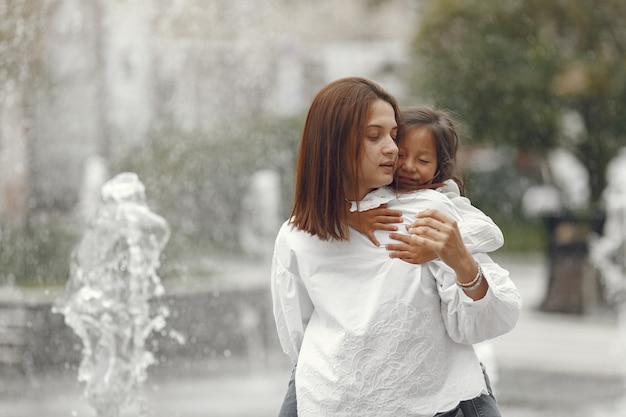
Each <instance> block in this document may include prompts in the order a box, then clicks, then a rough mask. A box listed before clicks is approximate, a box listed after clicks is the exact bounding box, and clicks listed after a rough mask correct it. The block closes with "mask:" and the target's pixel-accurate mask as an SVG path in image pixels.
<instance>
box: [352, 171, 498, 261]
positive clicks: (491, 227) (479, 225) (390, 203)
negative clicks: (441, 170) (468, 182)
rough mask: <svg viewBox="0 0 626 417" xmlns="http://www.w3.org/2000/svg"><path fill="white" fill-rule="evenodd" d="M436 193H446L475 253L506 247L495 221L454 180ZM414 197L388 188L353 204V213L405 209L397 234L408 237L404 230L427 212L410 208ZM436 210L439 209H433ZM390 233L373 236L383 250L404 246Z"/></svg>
mask: <svg viewBox="0 0 626 417" xmlns="http://www.w3.org/2000/svg"><path fill="white" fill-rule="evenodd" d="M437 191H439V192H441V193H443V194H444V195H445V196H446V197H448V198H449V199H450V201H451V202H452V203H453V204H454V206H455V207H456V208H457V210H458V212H459V214H460V216H461V218H462V219H463V222H462V223H459V229H460V232H461V236H462V237H463V243H465V246H466V247H467V248H468V249H469V251H470V252H472V253H480V252H484V253H489V252H494V251H496V250H498V249H500V248H501V247H502V245H504V236H503V235H502V231H501V230H500V228H499V227H498V225H496V224H495V223H494V221H493V220H492V219H491V218H490V217H489V216H487V215H486V214H485V213H483V212H482V211H481V210H479V209H478V208H476V207H474V206H472V203H471V202H470V200H469V199H468V198H466V197H461V195H460V194H461V193H460V190H459V186H458V185H457V184H456V183H455V182H454V181H453V180H447V181H446V182H445V183H444V186H443V187H441V188H438V189H437ZM411 194H412V193H397V192H396V191H394V190H393V189H391V188H389V187H381V188H378V189H376V190H374V191H372V192H370V193H369V194H368V195H366V196H365V198H364V199H363V200H361V201H360V202H359V203H358V204H357V203H356V202H354V201H353V202H352V206H351V208H350V211H353V212H354V211H357V210H358V211H367V210H371V209H373V208H376V207H379V206H380V205H381V204H387V207H388V208H390V209H398V210H400V209H402V224H401V225H400V226H399V227H398V232H397V233H405V234H406V233H408V232H407V230H406V227H405V226H410V225H411V224H412V223H413V221H415V215H416V214H417V213H419V212H420V211H421V210H423V209H424V208H423V207H421V206H415V205H412V204H411V201H412V200H413V196H412V195H411ZM432 208H437V207H432ZM389 233H390V232H388V231H385V230H375V231H374V236H376V239H378V242H380V244H381V246H380V247H381V248H384V246H385V245H387V244H389V243H401V242H399V241H397V240H394V239H391V238H390V237H389Z"/></svg>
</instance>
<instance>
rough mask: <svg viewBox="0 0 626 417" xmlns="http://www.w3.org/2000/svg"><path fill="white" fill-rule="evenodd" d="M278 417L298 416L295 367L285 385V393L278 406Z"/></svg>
mask: <svg viewBox="0 0 626 417" xmlns="http://www.w3.org/2000/svg"><path fill="white" fill-rule="evenodd" d="M278 417H298V405H297V402H296V368H295V367H294V368H293V371H291V378H290V379H289V384H288V385H287V393H286V394H285V399H284V400H283V405H282V406H281V407H280V411H279V413H278Z"/></svg>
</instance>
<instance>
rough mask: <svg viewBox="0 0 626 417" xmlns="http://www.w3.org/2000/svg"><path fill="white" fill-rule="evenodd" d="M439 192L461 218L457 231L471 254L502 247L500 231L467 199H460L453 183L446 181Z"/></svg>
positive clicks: (457, 189) (487, 251) (502, 237)
mask: <svg viewBox="0 0 626 417" xmlns="http://www.w3.org/2000/svg"><path fill="white" fill-rule="evenodd" d="M440 191H441V192H442V193H443V194H444V195H445V196H446V197H448V198H449V199H450V201H452V203H453V204H454V206H455V207H456V208H457V210H458V211H459V213H460V215H461V217H462V218H463V222H461V223H459V231H460V232H461V236H463V243H465V246H466V247H467V249H468V250H469V251H470V252H471V253H481V252H484V253H489V252H494V251H496V250H498V249H500V248H501V247H502V245H504V236H503V235H502V230H500V228H499V227H498V225H496V224H495V223H494V221H493V220H491V218H490V217H489V216H487V215H486V214H485V213H483V212H482V211H481V210H479V209H478V208H476V207H474V206H472V203H471V201H470V200H469V199H468V198H466V197H461V195H460V191H459V188H458V186H457V185H456V183H454V181H452V180H448V181H446V185H445V186H444V187H442V188H441V189H440Z"/></svg>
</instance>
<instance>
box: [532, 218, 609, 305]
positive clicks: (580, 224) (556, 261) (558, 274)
mask: <svg viewBox="0 0 626 417" xmlns="http://www.w3.org/2000/svg"><path fill="white" fill-rule="evenodd" d="M544 220H545V227H546V231H547V234H548V248H547V257H548V259H547V262H548V265H549V268H548V273H549V277H548V285H547V291H546V296H545V298H544V300H543V302H542V303H541V306H540V309H541V310H543V311H547V312H558V313H571V314H584V313H587V312H589V311H590V310H592V309H593V308H594V307H595V306H596V305H597V303H598V301H599V298H600V291H599V283H598V278H597V273H596V271H595V269H594V268H593V266H592V265H591V263H590V261H589V243H588V241H589V236H590V234H591V233H592V232H594V233H600V232H601V230H602V226H603V223H604V216H602V215H594V216H575V215H554V216H548V217H546V218H545V219H544Z"/></svg>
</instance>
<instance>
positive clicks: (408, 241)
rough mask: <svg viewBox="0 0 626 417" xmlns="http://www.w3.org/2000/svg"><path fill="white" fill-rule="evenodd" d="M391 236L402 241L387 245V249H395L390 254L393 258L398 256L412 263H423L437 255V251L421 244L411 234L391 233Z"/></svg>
mask: <svg viewBox="0 0 626 417" xmlns="http://www.w3.org/2000/svg"><path fill="white" fill-rule="evenodd" d="M389 237H390V238H392V239H395V240H397V241H399V242H402V243H390V244H388V245H387V246H386V248H387V250H390V251H393V252H391V253H390V254H389V257H391V258H398V259H401V260H403V261H404V262H408V263H411V264H423V263H425V262H428V261H432V260H433V259H435V258H436V257H437V253H435V251H433V250H432V249H429V248H427V247H425V246H423V245H420V244H419V243H417V241H416V240H415V239H413V237H412V236H411V235H405V234H401V233H390V234H389Z"/></svg>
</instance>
